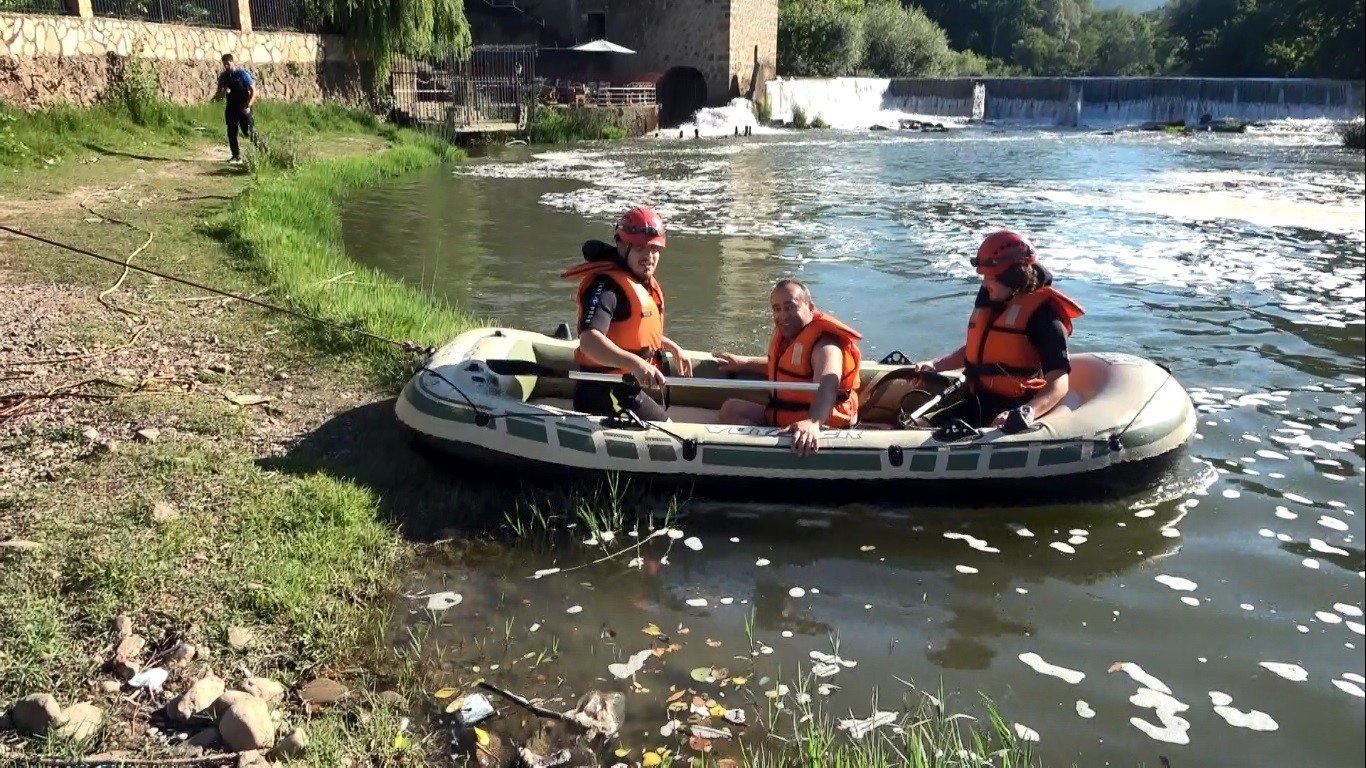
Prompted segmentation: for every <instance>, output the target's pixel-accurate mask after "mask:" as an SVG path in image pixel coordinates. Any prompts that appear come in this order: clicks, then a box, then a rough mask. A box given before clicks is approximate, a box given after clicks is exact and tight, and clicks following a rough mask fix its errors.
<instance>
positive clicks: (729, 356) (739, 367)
mask: <svg viewBox="0 0 1366 768" xmlns="http://www.w3.org/2000/svg"><path fill="white" fill-rule="evenodd" d="M711 356H712V357H714V358H716V359H717V360H719V361H720V365H718V366H716V370H718V371H721V372H722V373H740V372H742V371H744V370H745V368H746V367H747V366H749V365H750V362H751V361H750V358H749V357H747V356H745V355H737V354H735V353H734V352H713V353H711Z"/></svg>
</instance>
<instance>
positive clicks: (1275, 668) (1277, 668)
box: [1257, 661, 1309, 683]
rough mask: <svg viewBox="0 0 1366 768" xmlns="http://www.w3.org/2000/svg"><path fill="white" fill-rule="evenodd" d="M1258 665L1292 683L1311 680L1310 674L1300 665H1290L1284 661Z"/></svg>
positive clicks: (1265, 662) (1259, 663) (1263, 662)
mask: <svg viewBox="0 0 1366 768" xmlns="http://www.w3.org/2000/svg"><path fill="white" fill-rule="evenodd" d="M1257 665H1258V666H1260V667H1263V668H1265V669H1267V670H1269V671H1271V672H1274V673H1275V674H1277V675H1280V676H1281V677H1284V678H1285V679H1286V680H1289V681H1290V682H1292V683H1302V682H1304V681H1305V680H1308V679H1309V673H1308V672H1307V671H1305V669H1304V667H1301V666H1300V665H1299V664H1288V663H1286V662H1282V661H1259V662H1257Z"/></svg>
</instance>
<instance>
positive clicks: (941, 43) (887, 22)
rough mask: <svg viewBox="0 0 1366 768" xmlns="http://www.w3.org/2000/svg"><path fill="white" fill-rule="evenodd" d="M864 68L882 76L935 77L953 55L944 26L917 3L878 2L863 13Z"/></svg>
mask: <svg viewBox="0 0 1366 768" xmlns="http://www.w3.org/2000/svg"><path fill="white" fill-rule="evenodd" d="M863 46H864V51H863V68H864V69H865V70H867V71H869V72H871V73H872V74H874V75H876V76H878V77H933V76H935V75H940V74H943V73H944V72H945V70H946V69H947V66H948V64H949V63H950V61H951V58H952V56H953V51H952V50H951V49H950V48H949V38H948V35H947V34H945V32H944V30H943V29H942V28H941V27H940V26H939V25H938V24H936V23H934V21H933V20H932V19H930V17H928V16H926V15H925V12H924V11H922V10H920V9H919V8H917V7H915V6H911V7H909V8H903V7H901V6H900V5H897V4H890V5H875V6H872V7H871V8H869V9H868V11H867V12H866V13H864V14H863Z"/></svg>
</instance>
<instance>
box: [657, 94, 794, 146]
mask: <svg viewBox="0 0 1366 768" xmlns="http://www.w3.org/2000/svg"><path fill="white" fill-rule="evenodd" d="M746 129H748V131H749V133H750V134H751V135H752V134H756V133H781V132H782V131H781V130H775V129H773V128H767V127H765V126H762V125H760V124H759V120H758V119H757V118H756V117H755V116H754V102H752V101H750V100H749V99H746V98H744V97H736V98H734V99H731V100H730V103H729V104H727V105H726V106H724V107H711V108H709V109H699V110H697V111H696V112H694V113H693V116H692V120H691V121H690V122H687V123H683V124H682V125H680V126H678V127H677V128H664V129H661V130H660V131H659V134H658V135H659V137H660V138H669V137H671V136H678V135H680V133H681V134H682V136H683V137H684V138H689V139H691V138H694V137H708V136H711V137H715V136H734V135H736V133H739V134H740V135H744V134H745V131H746Z"/></svg>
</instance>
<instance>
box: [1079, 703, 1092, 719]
mask: <svg viewBox="0 0 1366 768" xmlns="http://www.w3.org/2000/svg"><path fill="white" fill-rule="evenodd" d="M1095 716H1096V711H1095V710H1094V709H1091V705H1090V704H1087V703H1086V702H1084V701H1082V700H1081V699H1077V717H1084V718H1086V719H1087V720H1090V719H1091V718H1093V717H1095Z"/></svg>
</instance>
